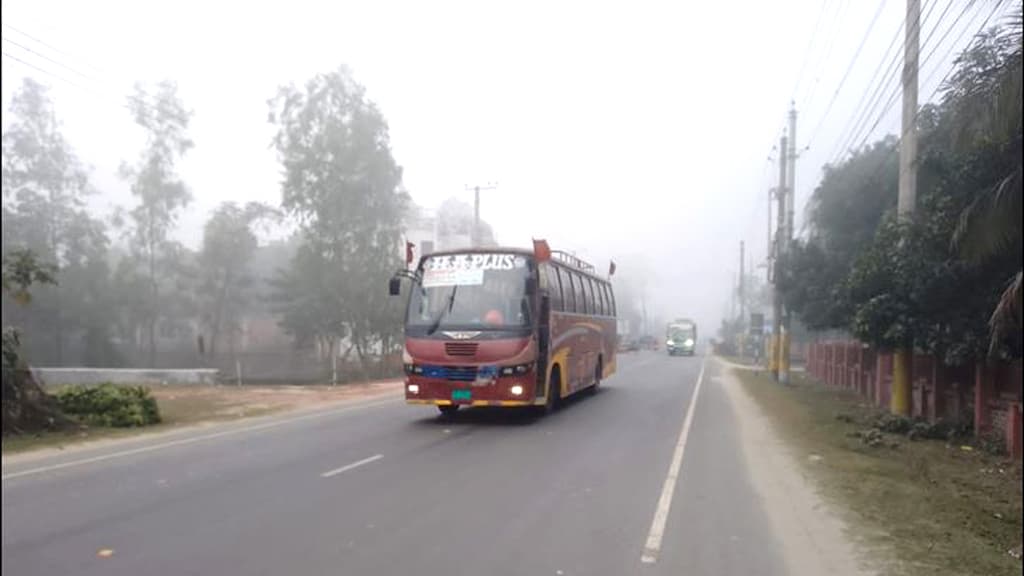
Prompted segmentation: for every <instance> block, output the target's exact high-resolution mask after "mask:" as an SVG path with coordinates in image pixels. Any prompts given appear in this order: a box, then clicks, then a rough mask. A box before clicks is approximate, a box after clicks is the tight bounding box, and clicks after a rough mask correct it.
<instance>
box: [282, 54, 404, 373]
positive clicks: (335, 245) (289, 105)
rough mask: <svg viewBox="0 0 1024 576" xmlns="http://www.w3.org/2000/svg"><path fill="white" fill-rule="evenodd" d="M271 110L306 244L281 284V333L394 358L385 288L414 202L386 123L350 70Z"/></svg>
mask: <svg viewBox="0 0 1024 576" xmlns="http://www.w3.org/2000/svg"><path fill="white" fill-rule="evenodd" d="M270 110H271V112H270V120H271V122H273V123H274V124H275V125H276V126H277V134H276V136H275V137H274V146H275V148H276V149H277V152H278V156H279V157H280V159H281V162H282V164H283V166H284V181H283V183H282V207H283V208H284V210H285V211H286V212H287V213H288V214H289V215H291V216H292V217H294V218H295V219H296V220H297V221H298V222H299V224H300V226H301V230H302V242H303V245H302V246H301V248H300V249H299V250H298V253H297V254H296V255H295V257H294V259H293V261H292V263H291V267H290V269H289V270H287V271H285V272H283V273H282V274H281V276H280V277H279V278H278V279H277V281H276V291H275V302H276V307H277V310H278V311H279V313H280V314H281V318H282V320H281V323H282V326H283V327H284V328H285V329H286V330H288V331H289V332H291V333H292V334H295V335H296V337H297V339H298V340H299V341H300V342H310V341H316V342H319V343H321V344H328V345H330V346H333V343H334V342H336V341H338V340H339V339H341V338H343V337H346V336H347V337H349V338H350V340H351V342H352V345H353V346H354V348H355V349H356V352H357V354H358V355H359V357H360V358H361V359H364V358H366V355H367V354H368V353H369V352H370V350H371V349H373V348H375V347H380V348H383V349H384V351H388V350H389V349H390V348H392V347H393V346H394V342H395V340H396V339H397V336H398V330H399V327H400V325H401V323H400V309H399V307H398V306H397V304H396V303H394V302H392V301H391V300H392V299H388V298H387V293H386V291H385V290H384V289H383V287H384V286H386V281H387V279H388V278H389V277H390V275H391V274H392V273H394V271H395V270H396V269H397V268H399V267H401V266H402V255H401V232H402V221H403V217H404V216H405V212H406V209H407V204H408V197H407V195H406V193H405V192H404V190H403V189H402V188H401V180H402V171H401V168H400V167H399V166H398V165H397V164H396V162H395V160H394V158H393V157H392V155H391V148H390V142H389V137H388V126H387V122H386V121H385V120H384V117H383V116H382V115H381V113H380V111H379V110H378V109H377V106H376V105H375V104H374V103H373V102H371V101H369V100H368V99H367V98H366V91H365V89H364V88H363V87H362V86H360V85H359V84H358V83H356V82H355V81H354V80H353V79H352V77H351V74H350V73H349V72H348V70H346V69H340V70H338V71H335V72H332V73H329V74H321V75H318V76H316V77H314V78H313V79H311V80H309V81H308V82H307V83H306V85H305V87H304V89H299V88H297V87H295V86H287V87H283V88H281V89H280V91H279V92H278V95H277V97H275V98H274V99H272V100H271V101H270Z"/></svg>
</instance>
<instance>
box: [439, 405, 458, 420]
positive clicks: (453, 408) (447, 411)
mask: <svg viewBox="0 0 1024 576" xmlns="http://www.w3.org/2000/svg"><path fill="white" fill-rule="evenodd" d="M437 409H438V410H440V411H441V416H444V417H445V418H451V417H453V416H455V413H456V412H458V411H459V405H458V404H448V405H447V406H438V407H437Z"/></svg>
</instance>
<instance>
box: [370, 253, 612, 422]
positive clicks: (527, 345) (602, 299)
mask: <svg viewBox="0 0 1024 576" xmlns="http://www.w3.org/2000/svg"><path fill="white" fill-rule="evenodd" d="M534 245H535V249H534V250H533V251H532V252H531V251H529V250H522V249H514V248H487V249H471V250H459V251H450V252H439V253H433V254H429V255H426V256H424V257H422V258H421V259H420V261H419V264H418V266H417V267H416V268H415V270H413V271H407V272H403V273H400V274H398V275H396V276H395V277H394V278H392V280H391V283H390V288H389V290H390V292H391V294H392V295H397V294H400V293H401V280H400V277H401V276H404V277H407V278H410V279H411V280H412V285H411V293H410V294H409V299H408V305H407V312H406V321H405V350H404V353H403V364H404V367H405V398H406V401H407V402H408V403H410V404H428V405H434V406H437V407H438V409H439V410H440V411H441V413H442V414H445V415H451V414H454V413H455V411H457V410H458V409H459V408H460V407H462V406H507V407H513V406H520V407H521V406H536V407H542V408H544V409H546V410H548V411H550V410H552V409H554V408H555V407H556V406H557V405H558V403H559V402H560V401H561V400H562V399H564V398H566V397H568V396H570V395H572V394H575V393H577V392H580V391H584V390H595V389H596V388H597V387H598V385H599V384H600V383H601V380H602V379H604V378H607V377H608V376H610V375H611V374H612V373H614V372H615V353H616V343H617V337H616V327H617V322H616V319H615V295H614V293H613V292H612V286H611V283H610V282H609V281H608V280H607V279H605V278H601V277H600V276H598V275H597V274H596V273H595V270H594V268H593V266H590V265H589V264H587V263H585V262H583V261H582V260H579V259H578V258H576V257H574V256H572V255H569V254H566V253H563V252H557V251H552V250H550V249H549V248H548V246H547V243H546V242H544V241H535V243H534Z"/></svg>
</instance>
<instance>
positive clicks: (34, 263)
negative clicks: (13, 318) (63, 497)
mask: <svg viewBox="0 0 1024 576" xmlns="http://www.w3.org/2000/svg"><path fill="white" fill-rule="evenodd" d="M2 268H3V272H2V277H3V293H4V295H5V296H10V297H11V298H13V299H14V301H16V302H18V303H19V304H28V303H29V302H30V301H31V300H32V295H31V293H30V291H29V288H30V287H31V286H32V285H34V284H52V283H53V282H54V281H55V280H54V274H55V273H56V267H55V266H53V265H52V264H43V263H41V262H39V260H38V259H37V258H36V256H35V254H33V253H32V252H31V251H29V250H24V249H22V250H13V251H11V252H10V253H9V254H7V255H5V256H4V259H3V266H2ZM20 348H21V342H20V334H19V332H18V330H17V329H16V328H14V327H12V326H6V325H5V326H4V327H3V356H2V361H3V398H2V404H3V434H4V435H5V436H6V435H7V434H12V433H21V432H25V431H28V430H32V429H39V428H48V427H54V426H57V425H63V424H66V423H68V420H67V418H65V417H64V415H63V414H61V412H60V409H59V408H58V407H57V405H56V402H55V401H54V400H53V398H52V397H50V396H49V395H48V394H46V392H45V391H44V390H43V389H42V387H40V386H39V384H38V383H37V382H36V381H35V379H33V378H32V373H31V372H30V371H29V370H28V368H27V365H26V362H25V360H24V359H23V358H22V356H21V351H20Z"/></svg>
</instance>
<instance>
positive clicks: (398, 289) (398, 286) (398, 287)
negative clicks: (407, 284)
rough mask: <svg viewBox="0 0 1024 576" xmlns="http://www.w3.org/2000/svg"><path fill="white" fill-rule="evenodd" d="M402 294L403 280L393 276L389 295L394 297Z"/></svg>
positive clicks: (389, 281) (389, 285)
mask: <svg viewBox="0 0 1024 576" xmlns="http://www.w3.org/2000/svg"><path fill="white" fill-rule="evenodd" d="M401 293H402V279H401V278H399V277H398V276H392V277H391V280H388V294H390V295H392V296H398V295H399V294H401Z"/></svg>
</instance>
